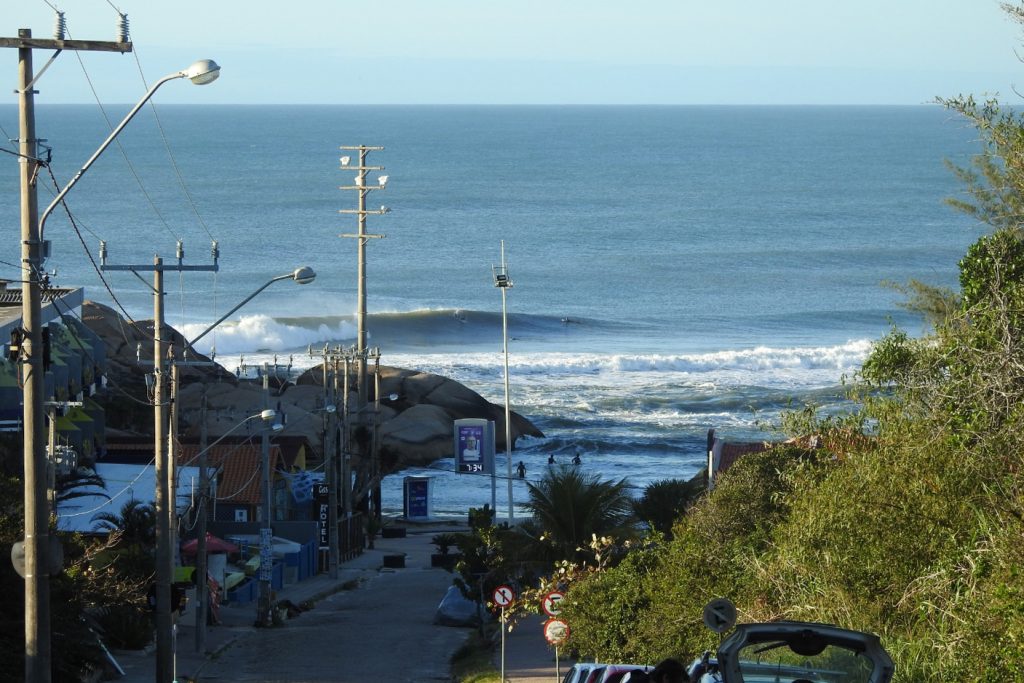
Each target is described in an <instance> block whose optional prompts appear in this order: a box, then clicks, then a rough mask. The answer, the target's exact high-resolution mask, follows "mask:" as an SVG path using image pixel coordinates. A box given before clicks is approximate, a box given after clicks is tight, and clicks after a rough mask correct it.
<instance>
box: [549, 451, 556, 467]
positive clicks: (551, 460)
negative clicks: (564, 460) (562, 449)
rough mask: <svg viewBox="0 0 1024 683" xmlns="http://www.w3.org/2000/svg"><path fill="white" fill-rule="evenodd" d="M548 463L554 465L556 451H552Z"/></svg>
mask: <svg viewBox="0 0 1024 683" xmlns="http://www.w3.org/2000/svg"><path fill="white" fill-rule="evenodd" d="M548 464H549V465H554V464H555V454H554V453H552V454H551V455H549V456H548Z"/></svg>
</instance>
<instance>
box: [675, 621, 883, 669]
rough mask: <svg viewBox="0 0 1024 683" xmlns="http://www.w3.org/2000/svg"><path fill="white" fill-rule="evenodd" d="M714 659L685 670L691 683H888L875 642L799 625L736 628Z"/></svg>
mask: <svg viewBox="0 0 1024 683" xmlns="http://www.w3.org/2000/svg"><path fill="white" fill-rule="evenodd" d="M717 655H718V656H717V657H715V658H712V657H710V656H709V655H705V656H704V657H702V658H701V659H699V660H697V661H695V662H694V663H693V664H691V665H690V669H689V672H690V681H692V682H693V683H889V681H891V680H892V676H893V663H892V659H891V658H890V657H889V654H888V653H887V652H886V651H885V649H884V648H883V647H882V644H881V641H880V640H879V639H878V636H876V635H874V634H871V633H862V632H860V631H850V630H847V629H844V628H839V627H838V626H831V625H828V624H816V623H812V622H802V621H777V622H769V623H763V624H739V625H737V626H736V627H735V629H734V630H733V632H732V633H730V634H729V636H728V637H727V638H726V639H725V640H724V641H722V645H721V646H720V647H719V648H718V653H717Z"/></svg>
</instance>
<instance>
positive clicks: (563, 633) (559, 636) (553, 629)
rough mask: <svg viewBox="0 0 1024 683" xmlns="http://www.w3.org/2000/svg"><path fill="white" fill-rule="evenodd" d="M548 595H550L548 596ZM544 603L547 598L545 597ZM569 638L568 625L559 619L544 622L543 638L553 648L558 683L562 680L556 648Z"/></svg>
mask: <svg viewBox="0 0 1024 683" xmlns="http://www.w3.org/2000/svg"><path fill="white" fill-rule="evenodd" d="M549 595H550V594H549ZM544 600H545V602H547V597H546V596H545V599H544ZM568 637H569V624H567V623H565V622H564V621H562V620H561V619H556V618H554V617H552V618H551V619H548V620H547V621H545V622H544V638H545V639H546V640H547V641H548V642H549V643H551V644H552V645H554V646H555V680H556V681H559V680H561V678H562V672H561V671H560V670H559V666H558V646H559V645H561V644H562V643H564V642H565V640H566V638H568Z"/></svg>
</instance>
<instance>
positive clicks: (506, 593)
mask: <svg viewBox="0 0 1024 683" xmlns="http://www.w3.org/2000/svg"><path fill="white" fill-rule="evenodd" d="M491 597H493V598H494V604H495V605H497V606H498V607H500V608H501V680H502V681H504V680H505V608H506V607H508V606H509V605H511V604H512V601H513V600H515V599H516V592H515V591H514V590H512V587H511V586H506V585H504V584H503V585H501V586H498V587H497V588H495V589H494V593H493V594H492V596H491Z"/></svg>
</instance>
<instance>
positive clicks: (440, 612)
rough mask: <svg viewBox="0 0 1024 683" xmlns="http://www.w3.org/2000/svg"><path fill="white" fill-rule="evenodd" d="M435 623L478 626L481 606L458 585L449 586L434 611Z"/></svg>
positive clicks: (440, 624)
mask: <svg viewBox="0 0 1024 683" xmlns="http://www.w3.org/2000/svg"><path fill="white" fill-rule="evenodd" d="M434 623H435V624H438V625H439V626H478V625H479V624H480V614H479V608H478V607H477V604H476V603H475V602H473V601H472V600H469V599H467V598H466V596H464V595H463V594H462V591H460V590H459V588H458V586H449V587H448V592H447V593H445V594H444V598H442V600H441V604H440V605H438V606H437V611H436V612H435V613H434Z"/></svg>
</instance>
